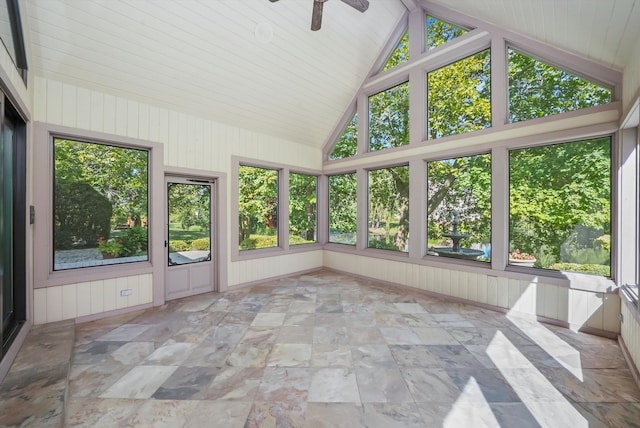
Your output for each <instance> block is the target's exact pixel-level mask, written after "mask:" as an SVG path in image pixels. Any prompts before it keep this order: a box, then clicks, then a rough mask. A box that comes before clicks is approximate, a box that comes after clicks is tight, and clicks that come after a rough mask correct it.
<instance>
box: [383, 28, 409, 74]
mask: <svg viewBox="0 0 640 428" xmlns="http://www.w3.org/2000/svg"><path fill="white" fill-rule="evenodd" d="M407 61H409V30H407V31H405V32H404V35H403V36H402V39H400V42H398V46H397V47H396V49H395V50H394V51H393V53H392V54H391V56H390V57H389V60H388V61H387V63H386V64H385V65H384V67H383V68H382V71H387V70H390V69H392V68H393V67H395V66H396V65H399V64H402V63H404V62H407Z"/></svg>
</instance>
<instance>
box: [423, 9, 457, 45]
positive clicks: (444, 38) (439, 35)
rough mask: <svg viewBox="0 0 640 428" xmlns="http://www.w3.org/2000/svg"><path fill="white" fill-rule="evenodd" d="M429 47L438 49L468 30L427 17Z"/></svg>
mask: <svg viewBox="0 0 640 428" xmlns="http://www.w3.org/2000/svg"><path fill="white" fill-rule="evenodd" d="M426 29H427V47H428V48H429V49H433V48H437V47H438V46H440V45H443V44H445V43H447V42H449V41H451V40H453V39H455V38H456V37H460V36H462V35H463V34H465V33H466V32H467V30H466V29H464V28H462V27H458V26H457V25H453V24H450V23H448V22H445V21H442V20H440V19H438V18H434V17H433V16H430V15H427V25H426Z"/></svg>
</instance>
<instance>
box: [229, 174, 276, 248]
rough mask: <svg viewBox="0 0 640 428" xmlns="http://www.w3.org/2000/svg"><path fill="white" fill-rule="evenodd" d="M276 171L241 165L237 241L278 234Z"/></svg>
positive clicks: (240, 242)
mask: <svg viewBox="0 0 640 428" xmlns="http://www.w3.org/2000/svg"><path fill="white" fill-rule="evenodd" d="M278 175H279V174H278V171H277V170H274V169H265V168H258V167H252V166H246V165H240V170H239V177H238V179H239V186H240V188H239V201H238V202H239V207H238V212H239V225H240V230H239V239H238V243H239V245H240V248H241V249H242V242H243V241H245V240H246V239H247V238H249V236H250V235H251V234H252V233H261V234H265V233H269V234H272V235H277V230H278Z"/></svg>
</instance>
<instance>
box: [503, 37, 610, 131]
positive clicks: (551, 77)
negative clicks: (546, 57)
mask: <svg viewBox="0 0 640 428" xmlns="http://www.w3.org/2000/svg"><path fill="white" fill-rule="evenodd" d="M609 102H611V90H610V89H608V88H603V87H602V86H599V85H597V84H595V83H592V82H589V81H587V80H585V79H583V78H581V77H578V76H575V75H573V74H571V73H568V72H566V71H564V70H561V69H559V68H557V67H554V66H552V65H549V64H546V63H544V62H542V61H540V60H537V59H535V58H532V57H530V56H528V55H525V54H523V53H521V52H518V51H517V50H514V49H509V121H510V122H519V121H522V120H528V119H534V118H537V117H543V116H550V115H553V114H557V113H562V112H565V111H571V110H578V109H582V108H586V107H591V106H597V105H600V104H606V103H609Z"/></svg>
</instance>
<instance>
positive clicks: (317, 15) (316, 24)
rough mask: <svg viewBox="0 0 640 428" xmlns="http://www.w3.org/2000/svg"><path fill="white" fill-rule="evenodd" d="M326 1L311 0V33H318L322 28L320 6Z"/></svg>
mask: <svg viewBox="0 0 640 428" xmlns="http://www.w3.org/2000/svg"><path fill="white" fill-rule="evenodd" d="M325 1H326V0H313V14H312V15H311V31H318V30H319V29H320V27H321V26H322V6H323V5H324V2H325Z"/></svg>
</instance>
